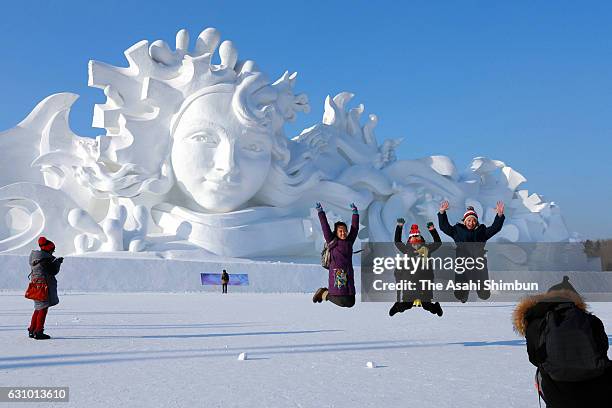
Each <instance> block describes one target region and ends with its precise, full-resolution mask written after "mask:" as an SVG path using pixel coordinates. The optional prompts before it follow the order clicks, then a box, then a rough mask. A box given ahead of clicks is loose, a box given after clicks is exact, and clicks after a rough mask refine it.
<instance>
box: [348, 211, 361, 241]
mask: <svg viewBox="0 0 612 408" xmlns="http://www.w3.org/2000/svg"><path fill="white" fill-rule="evenodd" d="M351 210H353V215H352V216H351V230H350V231H349V233H348V237H347V239H348V240H349V241H350V242H351V243H352V242H355V240H356V239H357V233H358V232H359V211H358V210H357V207H356V206H355V204H351Z"/></svg>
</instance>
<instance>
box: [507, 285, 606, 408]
mask: <svg viewBox="0 0 612 408" xmlns="http://www.w3.org/2000/svg"><path fill="white" fill-rule="evenodd" d="M513 321H514V329H515V331H516V332H518V333H519V334H521V335H522V336H525V339H526V342H527V353H528V354H529V361H530V362H531V363H532V364H533V365H534V366H536V367H537V370H536V378H535V385H536V389H537V391H538V394H539V396H540V397H541V398H542V399H543V400H544V402H545V403H546V406H547V407H548V408H560V407H561V408H577V407H589V408H593V407H602V408H603V407H612V364H611V363H610V360H609V359H608V355H607V353H608V336H607V335H606V332H605V330H604V326H603V323H602V322H601V320H599V318H597V317H596V316H595V315H593V314H591V313H589V312H588V311H587V305H586V304H585V303H584V300H583V299H582V297H581V296H580V295H579V294H578V292H576V290H575V289H574V287H573V286H572V285H571V284H570V283H569V279H568V278H567V277H564V278H563V282H562V283H560V284H558V285H555V286H553V287H551V288H550V289H549V290H548V292H547V293H544V294H540V295H536V296H531V297H528V298H526V299H523V300H522V301H521V302H520V303H519V304H518V305H517V307H516V309H515V310H514V315H513Z"/></svg>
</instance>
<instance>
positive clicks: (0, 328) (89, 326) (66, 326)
mask: <svg viewBox="0 0 612 408" xmlns="http://www.w3.org/2000/svg"><path fill="white" fill-rule="evenodd" d="M26 325H27V324H26ZM253 326H265V324H264V323H259V322H240V323H190V324H176V323H173V324H129V323H125V324H86V323H79V322H73V323H72V324H66V323H63V324H58V325H54V326H50V327H52V328H53V330H65V329H79V328H86V329H88V330H165V329H167V330H171V329H172V330H173V329H207V328H225V327H253ZM23 330H24V325H23V324H20V325H2V326H0V332H2V331H20V332H21V331H23Z"/></svg>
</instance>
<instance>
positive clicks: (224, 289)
mask: <svg viewBox="0 0 612 408" xmlns="http://www.w3.org/2000/svg"><path fill="white" fill-rule="evenodd" d="M228 283H229V274H228V273H227V271H226V270H225V269H224V270H223V272H222V273H221V293H227V284H228Z"/></svg>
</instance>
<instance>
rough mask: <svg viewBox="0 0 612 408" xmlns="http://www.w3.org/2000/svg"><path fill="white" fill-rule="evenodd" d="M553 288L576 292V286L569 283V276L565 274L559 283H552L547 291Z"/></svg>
mask: <svg viewBox="0 0 612 408" xmlns="http://www.w3.org/2000/svg"><path fill="white" fill-rule="evenodd" d="M554 290H569V291H572V292H575V293H578V291H577V290H576V288H574V286H573V285H572V284H571V283H570V281H569V277H568V276H567V275H566V276H564V277H563V281H562V282H561V283H557V284H556V285H552V286H551V287H550V289H548V291H549V292H552V291H554Z"/></svg>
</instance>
